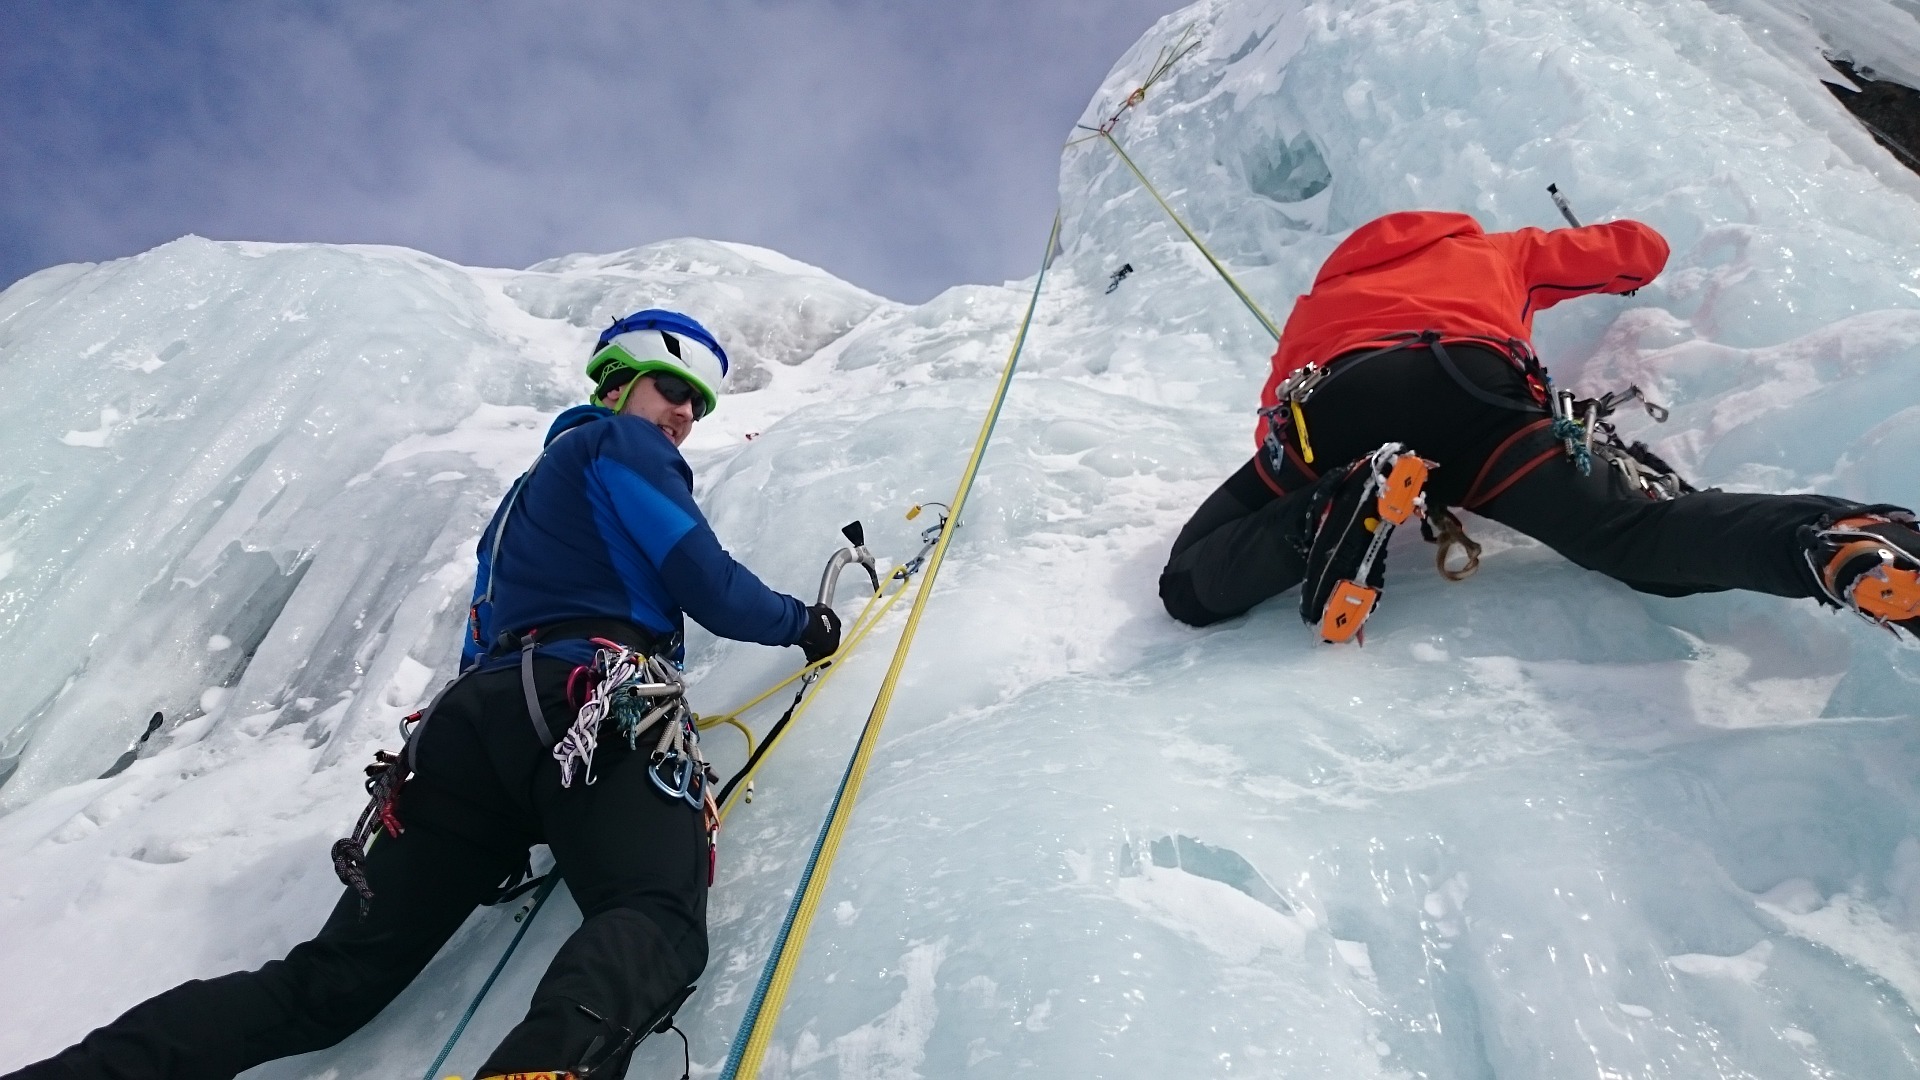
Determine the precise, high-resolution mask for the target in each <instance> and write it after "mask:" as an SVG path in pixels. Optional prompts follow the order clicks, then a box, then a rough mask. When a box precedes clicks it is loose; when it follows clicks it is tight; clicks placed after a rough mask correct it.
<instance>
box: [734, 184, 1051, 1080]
mask: <svg viewBox="0 0 1920 1080" xmlns="http://www.w3.org/2000/svg"><path fill="white" fill-rule="evenodd" d="M1059 238H1060V217H1059V215H1058V214H1055V215H1054V219H1053V229H1052V231H1051V232H1050V233H1049V234H1048V236H1047V246H1046V249H1045V250H1046V256H1045V257H1044V258H1043V259H1042V260H1041V263H1040V273H1039V274H1038V275H1037V276H1036V277H1035V279H1034V283H1033V294H1032V295H1031V296H1030V297H1028V299H1027V311H1026V315H1025V316H1024V317H1023V318H1022V319H1021V320H1020V329H1019V331H1018V332H1017V333H1016V334H1015V335H1014V339H1013V348H1012V350H1011V351H1010V352H1009V353H1008V354H1007V363H1006V367H1005V368H1004V369H1003V370H1002V371H1001V373H1000V383H999V385H998V386H997V387H996V388H995V390H994V395H993V403H992V405H991V406H990V407H989V408H988V409H987V417H986V420H985V421H984V422H983V423H982V424H981V425H980V436H979V438H977V439H975V440H974V444H973V453H972V454H971V455H970V456H969V457H968V459H967V467H966V469H965V470H964V471H963V472H962V473H961V474H960V485H959V488H958V489H957V490H956V491H955V492H954V496H953V501H952V509H951V510H949V511H948V517H947V524H946V527H945V528H944V529H942V530H941V531H940V539H939V541H938V542H937V543H936V544H935V545H934V548H933V553H932V554H931V555H930V556H929V557H928V559H927V566H926V569H925V570H924V571H923V572H922V573H923V576H922V578H921V580H920V589H919V592H917V593H916V594H915V595H914V598H913V606H912V607H911V608H910V609H908V612H907V625H906V627H905V628H904V629H902V630H901V631H900V641H899V644H898V645H896V646H895V647H894V650H893V660H892V662H891V663H889V664H888V665H887V673H886V676H885V678H883V679H882V680H881V681H880V692H879V694H877V695H876V696H875V697H874V699H873V708H872V710H871V711H869V712H868V714H867V723H866V726H865V727H864V728H863V729H862V730H861V732H860V741H859V743H858V744H857V745H856V746H855V748H854V752H853V758H852V760H850V761H849V762H848V763H847V771H846V774H845V775H844V776H843V777H842V778H841V781H840V790H839V791H838V792H837V793H836V794H835V795H834V799H833V806H832V809H831V810H829V811H828V814H827V820H826V822H825V823H824V824H823V825H822V827H821V830H820V836H819V839H818V840H816V841H815V843H814V850H813V855H812V857H811V858H810V859H809V860H808V863H807V868H806V871H805V872H804V874H803V875H802V877H801V880H800V885H799V888H798V890H797V891H796V893H795V894H794V898H793V905H792V907H791V908H789V910H788V912H787V919H786V922H785V924H784V925H783V926H782V927H781V930H780V935H779V937H778V938H777V939H776V941H775V943H774V952H773V955H772V956H771V957H769V958H768V964H767V970H766V971H765V972H764V973H763V974H762V976H761V980H760V985H759V987H757V988H756V990H755V992H754V996H753V999H752V1001H750V1002H749V1004H748V1007H747V1015H746V1017H745V1018H744V1020H743V1021H742V1023H741V1026H740V1032H739V1034H738V1035H737V1036H736V1037H735V1039H734V1043H733V1048H732V1050H731V1052H729V1054H728V1055H727V1064H726V1067H725V1068H724V1069H723V1070H722V1071H721V1074H720V1075H721V1080H741V1078H745V1080H752V1078H754V1077H755V1076H757V1075H758V1073H759V1070H760V1062H761V1060H762V1059H763V1058H764V1057H765V1055H766V1050H767V1043H768V1042H769V1041H770V1040H771V1039H772V1037H773V1027H774V1023H775V1021H777V1020H778V1019H779V1016H780V1009H781V1006H782V1005H783V1004H784V1003H785V1001H786V996H787V989H788V987H789V986H790V985H791V984H792V980H793V972H794V968H795V967H796V966H797V965H798V963H799V960H800V953H801V948H802V946H804V945H805V943H806V938H807V931H808V929H809V928H810V927H811V926H812V925H813V918H814V914H815V912H816V911H817V910H818V908H819V906H820V897H821V895H822V893H823V892H824V891H825V889H826V884H827V879H828V877H829V875H830V874H831V873H832V871H833V863H834V859H835V858H836V857H837V856H838V854H839V851H840V841H841V837H842V836H844V835H845V833H846V828H847V821H848V820H849V819H850V818H851V817H852V814H853V807H854V803H855V801H856V800H857V799H858V798H859V794H860V786H861V783H862V782H863V781H864V780H865V778H866V772H867V767H868V764H869V763H870V762H871V761H872V759H873V751H874V747H875V746H876V745H878V743H879V738H880V729H881V726H882V725H883V724H885V723H886V717H887V711H888V710H889V709H890V708H891V707H892V705H893V696H894V692H895V691H896V690H897V689H898V687H899V684H900V672H901V670H902V669H903V668H905V666H906V663H907V656H908V654H909V652H910V651H911V650H912V648H913V639H914V635H915V634H916V633H917V632H918V631H919V629H920V620H921V618H922V616H924V615H925V614H926V609H927V600H928V598H929V597H931V596H932V595H933V584H934V581H935V579H937V578H938V577H939V575H940V567H941V565H942V563H943V562H944V561H945V559H946V554H947V547H948V546H949V545H950V544H951V543H952V542H953V534H954V532H955V530H956V529H957V527H958V526H959V524H960V516H961V514H962V512H963V511H964V510H965V508H966V505H967V496H968V495H969V494H970V493H971V492H972V491H973V482H974V479H975V477H977V476H978V475H979V473H980V462H981V460H982V458H984V457H985V456H986V452H987V443H988V442H989V441H990V440H991V439H992V438H993V429H994V427H995V426H996V425H997V424H998V423H999V421H1000V410H1001V407H1002V406H1003V405H1005V403H1006V400H1007V391H1008V390H1009V388H1011V386H1012V384H1013V373H1014V369H1015V368H1016V367H1017V366H1018V364H1019V361H1020V350H1021V349H1022V348H1023V347H1024V346H1025V345H1026V341H1027V331H1028V330H1029V329H1030V328H1031V327H1032V325H1033V314H1034V311H1035V309H1036V308H1037V307H1038V306H1039V303H1040V290H1041V287H1042V285H1044V284H1045V282H1046V279H1047V267H1048V266H1049V265H1051V263H1052V262H1053V250H1054V244H1055V243H1056V242H1057V241H1058V240H1059Z"/></svg>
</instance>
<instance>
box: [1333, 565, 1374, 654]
mask: <svg viewBox="0 0 1920 1080" xmlns="http://www.w3.org/2000/svg"><path fill="white" fill-rule="evenodd" d="M1379 602H1380V590H1379V589H1370V588H1368V587H1367V586H1365V585H1361V584H1359V583H1357V582H1353V581H1347V580H1342V581H1340V582H1339V583H1337V584H1335V585H1334V587H1333V595H1331V596H1329V597H1327V609H1326V610H1325V611H1323V612H1321V613H1320V640H1322V641H1325V642H1326V643H1328V644H1329V645H1340V644H1343V643H1345V642H1348V641H1352V640H1353V639H1354V638H1355V637H1356V636H1357V635H1358V634H1359V633H1360V628H1361V627H1362V626H1365V625H1366V622H1367V616H1369V615H1371V614H1373V605H1375V604H1377V603H1379Z"/></svg>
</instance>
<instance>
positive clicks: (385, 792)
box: [328, 675, 465, 919]
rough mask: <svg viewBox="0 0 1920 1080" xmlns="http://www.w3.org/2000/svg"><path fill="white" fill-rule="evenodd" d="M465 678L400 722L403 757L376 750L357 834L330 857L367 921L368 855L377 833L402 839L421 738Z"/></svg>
mask: <svg viewBox="0 0 1920 1080" xmlns="http://www.w3.org/2000/svg"><path fill="white" fill-rule="evenodd" d="M462 678H465V676H464V675H462V676H457V677H455V678H454V679H453V680H452V681H451V682H449V683H447V685H445V686H443V687H441V688H440V692H439V693H437V694H435V695H433V700H432V701H429V702H428V703H427V707H426V708H424V709H421V710H419V711H418V712H415V713H412V714H409V715H408V716H407V717H406V718H405V719H403V720H401V721H400V732H401V737H402V739H403V742H402V744H401V747H400V752H399V753H397V754H396V753H392V752H390V751H386V750H376V751H374V753H373V764H371V765H369V766H367V770H366V771H367V783H366V788H367V796H368V798H367V806H366V809H364V810H362V811H360V817H359V820H357V821H356V822H355V823H354V826H353V832H351V833H350V834H348V835H347V836H344V837H342V838H340V839H339V840H335V841H334V842H333V847H332V848H331V849H330V850H329V852H328V854H329V856H330V857H331V858H332V860H333V873H334V876H335V877H337V878H339V879H340V883H341V884H342V885H345V886H347V887H348V888H350V889H352V890H353V891H354V892H355V893H357V894H358V895H359V897H360V917H361V918H363V919H364V918H366V917H367V911H368V910H369V908H370V907H371V905H372V902H373V886H371V885H369V884H368V883H367V870H366V866H367V862H366V859H367V851H368V849H369V848H371V847H372V845H373V840H374V835H375V830H376V829H381V830H385V832H386V834H387V835H388V836H399V835H400V834H401V833H403V832H405V831H406V829H405V827H404V826H403V825H401V823H400V813H399V805H398V804H399V800H400V789H401V788H402V787H404V786H405V785H406V782H407V780H408V779H409V778H410V777H412V776H413V763H414V758H415V748H416V747H417V746H418V745H419V742H420V736H421V734H422V733H424V732H425V731H426V730H427V721H428V720H431V719H432V718H433V713H434V710H435V709H438V708H439V707H440V702H441V700H442V699H444V698H445V697H446V696H447V692H448V691H449V690H452V689H453V688H454V686H455V685H457V684H458V683H459V682H460V680H461V679H462Z"/></svg>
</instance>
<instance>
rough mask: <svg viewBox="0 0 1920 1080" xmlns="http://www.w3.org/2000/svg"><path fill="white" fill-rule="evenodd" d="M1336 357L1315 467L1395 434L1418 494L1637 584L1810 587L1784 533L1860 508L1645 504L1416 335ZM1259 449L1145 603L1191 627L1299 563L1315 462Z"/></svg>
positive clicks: (1703, 496) (1483, 353) (1799, 553)
mask: <svg viewBox="0 0 1920 1080" xmlns="http://www.w3.org/2000/svg"><path fill="white" fill-rule="evenodd" d="M1448 353H1449V355H1450V356H1451V357H1452V359H1453V360H1454V362H1455V364H1456V365H1457V366H1458V368H1459V369H1460V371H1461V373H1462V375H1463V377H1465V378H1466V379H1468V380H1470V381H1472V382H1473V383H1474V384H1475V385H1476V386H1479V387H1481V388H1482V389H1484V390H1486V391H1488V392H1490V393H1492V394H1494V395H1496V396H1499V397H1503V398H1507V399H1510V400H1514V401H1525V400H1527V387H1526V383H1525V381H1524V379H1523V378H1522V376H1521V374H1520V372H1519V371H1518V370H1517V369H1516V368H1515V367H1514V365H1513V364H1512V363H1511V362H1509V361H1508V360H1507V359H1506V358H1505V357H1503V356H1501V355H1500V354H1498V353H1495V352H1491V351H1488V350H1486V349H1480V348H1470V347H1463V346H1458V345H1453V346H1449V347H1448ZM1352 364H1353V366H1352V369H1351V370H1346V371H1343V370H1341V369H1340V368H1339V367H1335V368H1334V369H1333V372H1334V375H1331V376H1329V379H1328V381H1327V382H1326V383H1324V384H1323V386H1322V388H1321V389H1320V390H1319V391H1318V392H1316V393H1315V394H1314V395H1313V396H1312V397H1310V398H1309V399H1308V400H1307V402H1306V404H1305V405H1304V406H1303V410H1304V412H1305V414H1306V420H1307V424H1306V427H1307V433H1308V441H1309V443H1310V444H1311V445H1312V447H1313V449H1314V452H1315V463H1316V464H1317V466H1319V467H1331V466H1333V465H1338V464H1344V463H1346V462H1349V461H1352V460H1354V459H1356V458H1358V457H1360V456H1362V455H1364V454H1368V453H1371V452H1372V451H1374V450H1375V449H1377V448H1378V447H1379V446H1380V445H1381V444H1382V443H1385V442H1401V443H1405V444H1406V445H1407V446H1409V447H1411V448H1412V449H1413V450H1414V451H1415V452H1417V453H1419V454H1420V456H1422V457H1424V458H1426V459H1428V460H1429V461H1433V462H1437V463H1438V465H1439V467H1438V468H1436V469H1434V470H1433V472H1432V475H1431V478H1430V479H1429V481H1428V484H1427V498H1428V501H1429V503H1430V504H1432V505H1445V506H1463V507H1465V508H1467V509H1470V510H1473V511H1474V512H1475V513H1478V514H1480V515H1482V516H1485V517H1488V518H1492V519H1493V520H1495V521H1498V522H1500V523H1502V524H1504V525H1508V526H1511V527H1512V528H1514V529H1517V530H1519V531H1520V532H1523V533H1525V534H1527V535H1528V536H1531V537H1533V538H1534V539H1535V540H1538V541H1540V542H1541V543H1543V544H1546V545H1547V546H1548V547H1550V548H1552V549H1554V550H1555V551H1557V552H1559V553H1560V554H1562V555H1564V556H1566V557H1567V558H1568V559H1570V560H1572V561H1573V562H1575V563H1577V564H1579V565H1580V566H1583V567H1586V568H1587V569H1589V570H1594V571H1598V572H1599V573H1602V574H1606V575H1607V576H1609V577H1612V578H1615V579H1618V580H1620V581H1622V582H1625V583H1626V584H1627V585H1629V586H1632V587H1633V588H1635V589H1639V590H1641V591H1642V592H1649V593H1657V594H1659V595H1662V596H1685V595H1687V594H1690V593H1697V592H1714V591H1719V590H1724V589H1751V590H1755V591H1758V592H1766V593H1773V594H1775V595H1777V596H1793V597H1805V596H1819V595H1821V593H1820V588H1819V584H1818V582H1817V581H1815V579H1814V577H1813V574H1812V572H1811V571H1810V570H1809V568H1808V566H1807V561H1806V557H1805V555H1804V550H1805V547H1804V543H1803V541H1802V540H1801V539H1800V536H1799V532H1800V529H1801V527H1802V526H1805V525H1810V524H1814V523H1817V522H1819V521H1820V520H1821V519H1823V518H1827V517H1830V516H1839V515H1844V514H1845V513H1847V512H1850V511H1852V510H1855V509H1857V508H1858V507H1859V505H1860V504H1858V503H1852V502H1848V501H1846V500H1843V499H1834V498H1828V497H1826V496H1823V495H1751V494H1732V493H1728V492H1721V491H1703V492H1696V493H1693V494H1689V495H1683V496H1681V497H1680V498H1678V499H1674V500H1671V501H1667V502H1658V501H1655V500H1653V499H1649V498H1647V497H1646V496H1645V495H1643V494H1641V493H1640V492H1639V491H1637V490H1635V489H1634V488H1632V487H1631V486H1630V485H1629V484H1628V483H1627V481H1626V479H1625V478H1624V477H1623V476H1621V475H1620V473H1619V471H1618V470H1616V469H1611V468H1608V467H1607V466H1606V465H1605V463H1604V462H1596V464H1595V466H1594V468H1593V471H1592V473H1591V474H1590V475H1582V474H1581V473H1580V471H1579V469H1577V468H1576V467H1575V466H1574V464H1573V462H1572V461H1570V460H1568V458H1567V456H1566V455H1565V454H1564V453H1562V452H1561V451H1560V450H1559V444H1558V443H1557V442H1555V441H1554V440H1553V439H1552V438H1551V436H1550V435H1548V434H1547V432H1546V425H1545V422H1544V420H1543V418H1542V415H1543V414H1539V413H1525V412H1519V411H1515V410H1512V409H1504V408H1501V407H1499V406H1497V405H1493V404H1491V403H1488V402H1485V401H1482V400H1480V399H1479V398H1478V397H1476V396H1475V395H1473V394H1470V393H1469V392H1468V391H1467V390H1466V389H1465V388H1464V387H1462V386H1460V385H1459V383H1458V382H1456V381H1455V380H1454V379H1453V377H1452V376H1451V375H1449V374H1448V373H1447V372H1446V371H1445V370H1444V369H1443V368H1442V367H1441V366H1440V364H1439V362H1438V361H1437V360H1436V359H1435V357H1434V355H1433V352H1432V351H1431V350H1429V349H1427V348H1425V347H1423V346H1417V347H1412V348H1407V349H1401V350H1396V351H1394V352H1390V353H1385V354H1382V355H1378V356H1374V357H1371V358H1369V359H1366V360H1362V361H1357V362H1352ZM1263 457H1264V455H1260V454H1256V455H1255V456H1254V458H1253V459H1252V460H1249V461H1248V462H1247V463H1246V464H1245V465H1244V466H1242V467H1241V468H1240V470H1239V471H1238V472H1235V473H1234V474H1233V475H1232V476H1231V477H1229V478H1228V479H1227V481H1226V482H1225V483H1224V484H1222V485H1221V486H1220V487H1219V489H1218V490H1216V491H1215V492H1214V493H1213V494H1212V495H1210V496H1208V497H1207V499H1206V501H1205V502H1203V503H1202V504H1201V505H1200V509H1199V510H1198V511H1196V512H1195V513H1194V515H1193V517H1192V519H1191V520H1189V521H1188V522H1187V524H1186V526H1185V527H1184V528H1182V529H1181V530H1180V535H1179V537H1178V538H1177V539H1176V540H1175V541H1174V544H1173V554H1172V556H1171V558H1169V559H1168V561H1167V565H1166V569H1165V570H1163V571H1162V572H1161V575H1160V599H1161V601H1162V602H1163V603H1164V604H1165V605H1166V608H1167V611H1168V613H1169V614H1171V615H1173V617H1174V618H1177V619H1179V620H1180V621H1182V622H1186V623H1191V624H1193V625H1195V626H1205V625H1207V624H1209V623H1214V622H1218V621H1220V620H1222V619H1227V618H1231V617H1233V616H1235V615H1239V614H1242V613H1243V612H1245V611H1247V610H1248V609H1249V608H1251V607H1253V606H1254V605H1255V604H1258V603H1260V602H1261V601H1263V600H1266V599H1268V598H1269V597H1272V596H1276V595H1278V594H1280V593H1282V592H1285V591H1286V590H1287V589H1290V588H1292V587H1293V586H1294V585H1297V584H1299V582H1300V580H1301V578H1302V577H1303V576H1304V575H1305V573H1306V560H1305V557H1304V556H1303V555H1302V554H1301V550H1300V549H1301V547H1302V546H1303V538H1304V536H1305V532H1306V529H1307V521H1306V506H1307V498H1308V494H1307V493H1308V490H1309V489H1310V488H1311V486H1312V483H1313V480H1314V479H1315V477H1316V475H1317V473H1316V471H1315V467H1314V466H1309V465H1307V464H1306V463H1304V462H1303V461H1301V460H1299V457H1298V453H1297V451H1295V452H1293V453H1290V454H1289V456H1288V459H1287V461H1286V462H1285V463H1284V464H1283V465H1282V467H1280V468H1279V469H1277V470H1276V469H1272V468H1270V467H1269V465H1268V463H1267V462H1265V461H1264V460H1263ZM1276 472H1277V473H1278V475H1275V473H1276Z"/></svg>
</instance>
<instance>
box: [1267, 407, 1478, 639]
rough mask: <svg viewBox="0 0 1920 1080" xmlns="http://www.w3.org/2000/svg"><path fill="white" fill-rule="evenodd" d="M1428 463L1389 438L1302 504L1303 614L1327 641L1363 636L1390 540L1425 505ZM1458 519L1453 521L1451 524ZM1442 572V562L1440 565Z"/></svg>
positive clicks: (1336, 472) (1325, 482)
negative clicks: (1304, 526)
mask: <svg viewBox="0 0 1920 1080" xmlns="http://www.w3.org/2000/svg"><path fill="white" fill-rule="evenodd" d="M1431 468H1433V463H1432V462H1430V461H1426V460H1425V459H1423V458H1421V457H1420V455H1418V454H1416V453H1414V452H1413V451H1411V450H1409V449H1408V448H1407V447H1406V446H1405V445H1404V444H1401V443H1397V442H1390V443H1385V444H1383V445H1382V446H1381V447H1380V448H1379V449H1378V450H1375V451H1374V452H1373V453H1371V454H1368V455H1367V456H1366V457H1363V458H1361V459H1359V460H1358V461H1355V462H1353V463H1352V464H1350V465H1348V466H1346V467H1344V468H1342V469H1338V470H1334V471H1332V472H1330V473H1328V474H1327V475H1326V476H1324V477H1322V478H1321V479H1320V482H1319V483H1318V484H1317V485H1315V487H1314V491H1313V495H1312V498H1311V499H1310V501H1309V503H1308V507H1307V521H1308V522H1309V524H1310V525H1311V527H1312V528H1311V532H1310V534H1309V535H1308V536H1307V542H1306V550H1305V551H1304V552H1302V554H1303V555H1304V556H1305V557H1306V563H1307V573H1306V577H1305V579H1304V580H1303V581H1302V582H1301V585H1300V619H1301V621H1302V622H1305V623H1307V624H1308V625H1309V626H1314V625H1317V626H1318V627H1319V630H1320V639H1321V640H1322V641H1325V642H1328V643H1329V644H1337V643H1341V642H1347V641H1354V640H1358V639H1360V636H1361V628H1362V627H1363V626H1364V625H1365V624H1366V621H1367V617H1368V616H1370V615H1372V614H1373V610H1374V608H1375V607H1376V606H1377V605H1378V604H1379V602H1380V587H1381V585H1382V584H1383V583H1384V581H1385V578H1386V553H1387V538H1388V537H1390V536H1392V535H1393V530H1394V529H1395V528H1396V527H1398V526H1400V525H1404V524H1406V523H1407V521H1408V519H1410V518H1412V517H1414V516H1415V515H1416V514H1424V513H1425V511H1426V496H1425V494H1424V492H1423V491H1422V489H1423V487H1424V486H1425V484H1426V481H1427V473H1428V471H1429V470H1430V469H1431ZM1456 525H1457V522H1456ZM1443 570H1444V566H1443Z"/></svg>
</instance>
